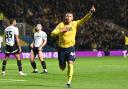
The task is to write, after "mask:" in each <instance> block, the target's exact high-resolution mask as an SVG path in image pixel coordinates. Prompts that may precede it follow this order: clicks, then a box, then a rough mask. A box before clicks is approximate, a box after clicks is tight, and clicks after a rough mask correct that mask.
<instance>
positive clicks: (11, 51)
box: [5, 44, 19, 54]
mask: <svg viewBox="0 0 128 89" xmlns="http://www.w3.org/2000/svg"><path fill="white" fill-rule="evenodd" d="M15 53H19V48H18V46H17V45H16V44H14V45H13V46H10V45H6V47H5V54H15Z"/></svg>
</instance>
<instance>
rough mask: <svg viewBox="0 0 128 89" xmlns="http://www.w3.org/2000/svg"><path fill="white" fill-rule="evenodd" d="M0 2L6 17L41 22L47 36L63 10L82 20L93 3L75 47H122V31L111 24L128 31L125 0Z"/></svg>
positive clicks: (7, 0) (5, 0)
mask: <svg viewBox="0 0 128 89" xmlns="http://www.w3.org/2000/svg"><path fill="white" fill-rule="evenodd" d="M0 3H1V4H0V8H1V11H2V12H3V13H4V14H5V16H7V17H8V18H12V17H15V18H21V19H25V21H26V22H27V23H29V24H31V25H33V26H34V25H35V24H36V23H41V24H42V25H43V27H44V30H45V31H46V33H47V34H48V35H49V34H50V32H51V31H52V30H53V29H54V27H55V26H56V25H57V24H58V23H59V22H60V21H62V20H63V19H64V18H63V17H64V14H65V13H66V12H69V11H70V12H73V14H74V19H75V20H77V19H81V18H82V17H83V16H84V15H85V14H86V13H87V12H88V11H89V10H90V8H91V6H92V5H93V4H94V5H95V6H96V13H95V14H94V16H93V18H92V19H91V20H90V21H89V22H88V23H87V24H85V25H83V26H82V27H80V28H79V30H78V34H79V35H77V37H76V43H77V44H76V48H77V49H78V50H90V49H94V50H95V49H96V50H100V49H103V48H110V49H122V48H123V46H124V41H123V38H124V31H122V30H120V29H115V28H114V24H117V25H119V26H121V27H123V28H125V29H126V30H128V5H127V3H128V0H11V1H10V0H1V1H0ZM113 23H114V24H113ZM48 39H49V40H50V41H49V42H48V45H51V46H55V45H53V44H52V43H53V41H54V40H52V39H51V37H48Z"/></svg>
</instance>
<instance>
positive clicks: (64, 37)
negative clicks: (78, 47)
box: [51, 12, 92, 48]
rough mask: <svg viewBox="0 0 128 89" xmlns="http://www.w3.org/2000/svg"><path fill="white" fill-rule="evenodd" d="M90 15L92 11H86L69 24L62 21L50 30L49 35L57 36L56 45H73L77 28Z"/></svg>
mask: <svg viewBox="0 0 128 89" xmlns="http://www.w3.org/2000/svg"><path fill="white" fill-rule="evenodd" d="M91 16H92V13H91V12H89V13H87V14H86V15H85V16H84V17H83V18H82V19H80V20H77V21H72V22H71V23H70V24H69V25H65V24H64V22H60V23H59V24H58V25H57V26H56V28H55V29H54V30H53V31H52V33H51V36H59V43H58V46H59V47H62V48H68V47H71V46H74V45H75V36H76V31H77V28H78V27H79V26H80V25H82V24H84V23H85V22H87V21H88V20H89V19H90V18H91ZM65 27H66V29H69V30H68V31H67V32H65V33H64V32H61V30H62V29H64V28H65Z"/></svg>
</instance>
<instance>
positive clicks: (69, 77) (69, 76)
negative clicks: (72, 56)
mask: <svg viewBox="0 0 128 89" xmlns="http://www.w3.org/2000/svg"><path fill="white" fill-rule="evenodd" d="M67 74H68V84H70V83H71V80H72V76H73V64H69V65H68V73H67Z"/></svg>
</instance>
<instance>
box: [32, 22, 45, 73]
mask: <svg viewBox="0 0 128 89" xmlns="http://www.w3.org/2000/svg"><path fill="white" fill-rule="evenodd" d="M35 30H36V32H35V33H34V41H33V42H32V43H31V45H30V48H31V52H30V62H31V65H32V68H33V69H34V70H33V73H38V70H37V67H36V63H35V61H34V59H35V57H36V55H37V54H38V57H39V60H40V62H41V65H42V68H43V69H44V70H43V73H47V69H46V63H45V61H44V59H43V52H42V48H43V47H44V46H45V45H46V43H47V34H46V33H45V32H44V31H42V25H41V24H37V26H36V28H35Z"/></svg>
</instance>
